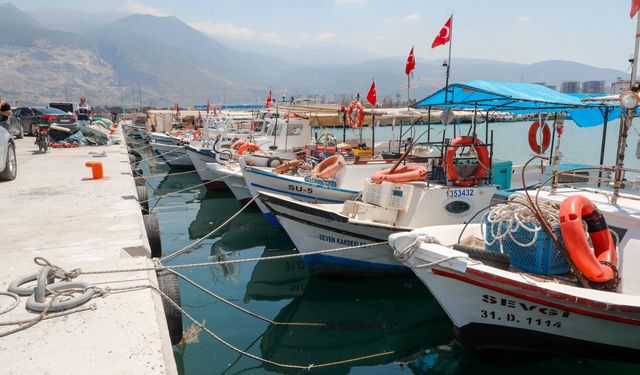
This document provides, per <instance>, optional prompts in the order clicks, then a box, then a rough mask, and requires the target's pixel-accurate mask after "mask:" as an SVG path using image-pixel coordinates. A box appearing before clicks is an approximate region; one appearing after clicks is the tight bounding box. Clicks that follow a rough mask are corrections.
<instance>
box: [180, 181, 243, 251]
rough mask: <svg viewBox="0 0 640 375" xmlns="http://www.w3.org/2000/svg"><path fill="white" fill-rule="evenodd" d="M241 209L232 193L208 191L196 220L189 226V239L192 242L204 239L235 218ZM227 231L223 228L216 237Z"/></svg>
mask: <svg viewBox="0 0 640 375" xmlns="http://www.w3.org/2000/svg"><path fill="white" fill-rule="evenodd" d="M240 208H242V206H241V205H240V203H238V201H237V200H236V199H235V197H234V196H233V194H231V192H229V191H207V192H206V193H205V195H204V197H203V198H202V201H201V202H200V209H199V210H198V213H197V214H196V218H195V219H194V220H193V221H192V222H191V224H190V225H189V238H190V239H192V240H196V239H199V238H202V237H203V236H205V235H206V234H207V233H209V232H211V231H212V230H214V229H215V228H216V227H218V226H219V225H220V224H222V223H224V222H225V221H226V220H227V219H228V218H230V217H231V216H233V214H235V213H236V212H238V210H239V209H240ZM236 219H237V218H236ZM232 223H233V221H232ZM227 229H228V228H222V229H221V231H219V232H218V233H216V234H215V235H214V236H215V237H219V236H220V235H221V234H222V233H224V231H226V230H227ZM215 237H212V238H215Z"/></svg>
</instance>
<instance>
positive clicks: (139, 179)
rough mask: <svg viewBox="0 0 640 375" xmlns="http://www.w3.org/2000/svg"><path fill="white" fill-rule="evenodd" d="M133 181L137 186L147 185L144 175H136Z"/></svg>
mask: <svg viewBox="0 0 640 375" xmlns="http://www.w3.org/2000/svg"><path fill="white" fill-rule="evenodd" d="M133 181H134V182H135V183H136V186H145V182H144V177H142V176H136V177H134V178H133Z"/></svg>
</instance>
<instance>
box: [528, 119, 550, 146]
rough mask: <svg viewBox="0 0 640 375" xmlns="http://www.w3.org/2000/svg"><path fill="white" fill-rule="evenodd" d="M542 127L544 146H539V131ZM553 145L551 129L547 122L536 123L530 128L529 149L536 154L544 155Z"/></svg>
mask: <svg viewBox="0 0 640 375" xmlns="http://www.w3.org/2000/svg"><path fill="white" fill-rule="evenodd" d="M540 127H542V145H539V144H538V129H539V128H540ZM550 144H551V129H549V125H547V123H546V122H544V121H543V122H542V125H540V122H539V121H534V122H533V124H531V126H530V127H529V147H531V150H532V151H533V152H535V153H536V154H542V153H544V152H545V151H547V149H548V148H549V145H550Z"/></svg>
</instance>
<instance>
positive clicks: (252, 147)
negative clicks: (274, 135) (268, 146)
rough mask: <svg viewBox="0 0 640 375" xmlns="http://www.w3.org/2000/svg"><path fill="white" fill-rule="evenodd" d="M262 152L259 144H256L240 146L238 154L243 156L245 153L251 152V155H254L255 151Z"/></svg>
mask: <svg viewBox="0 0 640 375" xmlns="http://www.w3.org/2000/svg"><path fill="white" fill-rule="evenodd" d="M258 150H260V147H259V146H258V145H257V144H254V143H245V144H243V145H242V146H240V147H239V148H238V151H236V152H237V153H238V155H242V154H244V153H245V151H249V152H250V153H254V152H255V151H258Z"/></svg>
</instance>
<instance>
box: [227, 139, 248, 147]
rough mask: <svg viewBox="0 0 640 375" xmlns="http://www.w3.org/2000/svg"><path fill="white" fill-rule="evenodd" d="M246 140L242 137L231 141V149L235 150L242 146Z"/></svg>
mask: <svg viewBox="0 0 640 375" xmlns="http://www.w3.org/2000/svg"><path fill="white" fill-rule="evenodd" d="M246 143H247V141H245V140H244V139H238V140H236V141H235V142H233V143H232V144H231V149H232V150H237V149H238V148H239V147H240V146H242V145H243V144H246Z"/></svg>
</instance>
